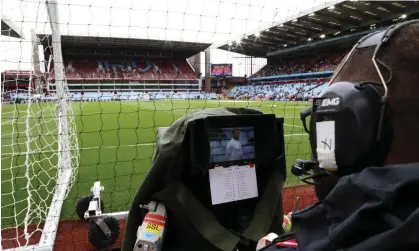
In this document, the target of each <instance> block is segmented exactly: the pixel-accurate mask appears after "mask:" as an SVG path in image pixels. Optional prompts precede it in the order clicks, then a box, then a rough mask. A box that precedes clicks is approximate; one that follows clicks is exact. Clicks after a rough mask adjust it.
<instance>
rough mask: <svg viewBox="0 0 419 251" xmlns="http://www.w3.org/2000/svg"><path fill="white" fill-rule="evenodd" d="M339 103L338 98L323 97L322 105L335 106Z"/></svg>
mask: <svg viewBox="0 0 419 251" xmlns="http://www.w3.org/2000/svg"><path fill="white" fill-rule="evenodd" d="M335 105H339V98H327V99H323V101H322V106H335Z"/></svg>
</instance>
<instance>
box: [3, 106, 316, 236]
mask: <svg viewBox="0 0 419 251" xmlns="http://www.w3.org/2000/svg"><path fill="white" fill-rule="evenodd" d="M220 106H235V107H247V106H250V107H254V108H257V109H260V110H261V111H263V112H264V113H273V114H276V116H277V117H284V118H285V127H284V130H285V148H286V149H285V150H286V156H287V158H286V161H287V169H288V170H289V169H290V166H291V165H292V163H293V162H294V160H295V159H296V158H302V159H306V158H309V156H310V154H309V152H310V151H309V146H308V136H307V135H305V132H304V130H303V128H302V127H301V126H302V124H301V122H300V119H299V115H300V112H301V111H302V110H303V109H304V108H305V107H307V106H308V104H307V103H306V102H281V101H265V102H262V101H227V102H226V101H220V102H218V101H198V100H197V101H177V100H176V101H175V100H173V101H141V102H135V101H133V102H91V103H73V104H72V108H73V111H74V114H75V123H76V128H77V129H76V130H77V135H78V143H79V148H80V150H79V154H80V158H79V163H80V166H79V169H78V172H77V174H76V177H75V182H74V185H73V187H72V189H71V191H70V193H69V195H68V197H67V199H66V200H65V201H64V205H63V210H62V219H71V218H77V216H76V214H75V210H74V209H75V204H76V202H77V200H78V199H79V198H80V197H81V196H84V195H88V194H89V193H90V187H91V186H92V185H93V182H94V181H96V180H99V181H101V183H102V184H103V185H104V186H105V191H104V192H103V199H104V201H105V208H106V209H105V210H106V211H107V212H111V211H121V210H127V209H128V208H129V207H130V205H131V201H132V198H133V196H134V195H135V193H136V191H137V189H138V187H139V186H140V184H141V182H142V181H143V179H144V177H145V174H146V173H147V172H148V170H149V168H150V160H151V156H152V154H153V151H154V147H155V146H154V144H153V143H154V142H155V138H156V130H157V128H159V127H162V126H169V125H171V124H172V123H173V122H174V121H175V120H176V119H178V118H180V117H182V116H183V115H185V114H186V113H189V112H191V111H195V110H200V109H203V108H210V107H220ZM2 109H3V110H2V127H1V129H2V136H1V137H2V143H1V154H2V159H1V182H2V183H1V189H2V192H1V201H2V209H1V214H2V223H1V224H2V228H3V227H7V226H9V227H11V226H16V224H17V223H22V222H23V221H24V219H25V217H29V218H30V219H34V220H33V223H38V222H39V218H45V216H44V215H42V214H41V215H38V214H40V213H41V212H44V213H45V212H47V208H48V207H49V203H50V201H51V199H52V196H53V193H52V190H53V188H54V185H55V180H56V178H55V175H56V170H55V169H54V168H51V166H56V164H57V155H56V152H54V150H56V149H57V135H58V131H57V127H56V125H55V123H54V119H53V118H52V117H53V116H54V115H53V114H54V113H53V111H54V110H55V109H56V107H55V104H50V103H42V104H38V105H32V106H31V107H30V109H29V111H30V112H31V116H30V118H31V119H29V120H27V119H26V117H27V114H28V105H27V104H20V105H4V106H3V108H2ZM28 126H29V127H30V128H31V129H30V130H26V128H27V127H28ZM26 133H30V134H31V135H30V139H31V141H29V142H28V141H27V135H26ZM27 146H29V147H30V148H31V149H42V150H41V151H40V152H38V153H32V154H29V155H26V154H25V152H27V150H26V149H27ZM13 153H14V155H11V154H13ZM27 158H28V159H29V160H30V163H33V164H32V165H31V168H29V169H27V168H26V165H25V161H26V160H27ZM27 176H28V177H30V182H28V179H27V178H26V177H27ZM296 184H299V181H298V179H296V178H295V177H294V176H292V175H288V178H287V181H286V185H287V186H292V185H296ZM27 191H32V192H31V193H30V197H29V196H28V192H27ZM28 198H29V199H30V204H31V210H30V212H31V214H30V215H29V216H26V213H27V211H28V210H26V209H27V208H28Z"/></svg>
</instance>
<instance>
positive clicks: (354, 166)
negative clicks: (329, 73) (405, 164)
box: [291, 20, 419, 184]
mask: <svg viewBox="0 0 419 251" xmlns="http://www.w3.org/2000/svg"><path fill="white" fill-rule="evenodd" d="M417 22H419V20H412V21H408V22H404V23H400V24H397V25H392V26H390V27H389V28H387V29H386V30H382V31H377V32H374V33H371V34H368V35H367V36H365V37H363V38H361V39H360V40H359V41H358V42H357V43H356V44H355V46H354V47H353V48H352V50H351V51H350V52H349V53H348V55H347V56H346V58H345V59H344V61H343V63H342V64H341V67H340V68H339V69H337V72H336V74H334V77H333V78H332V79H331V80H330V81H329V83H332V82H333V80H334V79H335V77H336V76H337V75H338V74H339V72H340V71H341V70H342V68H343V67H345V64H346V62H347V61H348V59H349V58H350V57H351V56H352V54H353V52H354V51H355V50H356V49H359V48H365V47H371V46H375V50H374V54H373V56H372V61H373V64H374V66H375V68H376V70H377V73H378V75H379V77H380V80H381V83H374V82H350V81H342V82H337V83H333V84H332V85H330V86H328V88H327V89H326V90H325V91H323V92H322V94H320V97H318V98H315V99H314V100H313V106H312V107H310V108H308V109H307V110H305V111H303V112H302V113H301V120H302V121H303V126H304V129H305V131H306V132H307V133H308V134H309V136H310V146H311V151H312V155H313V160H310V161H306V160H296V162H295V164H294V166H293V167H292V169H291V171H292V173H293V174H294V175H296V176H298V177H300V179H301V180H302V181H303V182H305V183H309V184H316V182H315V181H316V178H319V177H322V176H326V175H336V176H337V177H342V176H344V175H348V174H352V173H357V172H360V171H361V170H363V169H364V168H366V167H368V166H382V165H383V164H384V161H385V159H386V157H387V155H388V152H389V150H390V146H391V138H392V137H391V125H390V123H389V119H388V114H387V113H388V108H387V107H388V98H387V97H388V88H387V84H388V83H389V82H390V81H391V78H392V72H391V69H390V68H389V67H388V66H387V65H386V64H385V63H384V62H382V61H381V60H380V59H378V58H376V56H377V53H378V52H379V50H380V48H381V47H382V46H383V45H384V44H385V43H387V42H388V41H389V39H390V38H391V37H392V36H393V35H394V34H395V33H397V31H400V29H401V28H402V27H404V26H406V25H408V24H411V23H417ZM379 65H380V66H382V67H384V68H385V69H386V70H387V71H388V72H389V78H388V79H387V80H385V79H384V77H383V75H382V72H381V69H380V67H379ZM377 86H381V87H382V88H383V90H384V93H383V94H381V93H380V91H379V90H378V89H377ZM310 115H311V120H310V124H309V128H310V129H307V123H306V118H307V117H309V116H310ZM310 180H314V182H311V181H310Z"/></svg>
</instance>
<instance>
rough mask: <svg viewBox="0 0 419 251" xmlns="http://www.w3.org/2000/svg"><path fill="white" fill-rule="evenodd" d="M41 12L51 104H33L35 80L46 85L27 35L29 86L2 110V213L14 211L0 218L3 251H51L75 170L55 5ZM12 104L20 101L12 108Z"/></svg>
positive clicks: (37, 87)
mask: <svg viewBox="0 0 419 251" xmlns="http://www.w3.org/2000/svg"><path fill="white" fill-rule="evenodd" d="M46 9H47V13H48V18H49V23H50V26H51V45H50V46H51V47H52V51H53V63H54V80H53V81H54V84H53V85H54V86H55V93H54V94H52V95H53V99H52V100H54V102H46V103H40V100H38V96H41V95H44V94H42V85H41V84H40V81H50V80H49V79H48V72H45V75H46V77H44V78H42V80H41V77H42V76H41V75H42V74H43V73H42V72H41V71H40V70H39V64H40V62H39V58H38V57H39V56H38V47H37V45H38V42H37V41H36V40H34V39H37V38H36V36H34V34H32V42H31V43H32V44H31V45H32V53H33V55H32V58H31V63H32V66H31V69H32V70H31V71H30V73H29V74H30V76H29V84H28V86H27V89H25V88H24V89H22V90H19V91H16V92H15V93H12V94H11V96H13V97H12V98H11V99H12V104H9V105H8V107H6V108H5V109H4V110H2V125H1V126H2V141H3V142H2V165H3V164H4V163H7V162H9V163H10V164H9V166H8V167H2V174H3V173H7V171H8V170H7V168H9V171H10V176H8V177H7V178H3V177H2V187H4V186H3V184H4V185H5V186H6V185H8V183H9V184H10V185H11V191H6V192H3V191H2V211H3V209H5V210H6V209H8V207H10V208H13V209H12V210H14V216H13V218H14V219H9V218H12V217H8V218H6V217H3V216H2V221H6V223H4V224H3V222H2V237H1V243H2V249H4V250H37V251H50V250H53V249H54V245H55V244H54V243H55V239H56V235H57V231H58V227H59V223H60V214H61V209H62V206H63V202H64V200H65V198H66V197H67V195H68V193H69V192H70V189H71V187H72V185H73V184H74V181H75V175H76V173H77V169H78V166H79V148H78V138H77V131H76V125H75V120H74V113H73V111H72V107H71V104H70V99H69V91H68V88H67V84H66V79H65V75H64V65H63V57H62V53H61V35H60V27H59V16H58V8H57V2H56V1H55V0H53V1H47V2H46ZM49 49H51V48H49ZM17 79H18V78H17ZM16 85H18V83H16ZM2 88H5V85H4V84H3V85H2ZM40 89H41V90H40ZM16 90H18V89H16ZM2 91H4V90H2ZM13 99H14V100H17V99H19V100H20V99H22V100H24V101H23V104H17V103H16V104H13ZM19 102H20V101H19ZM7 109H9V110H10V111H8V110H7ZM5 110H6V111H5ZM23 135H24V136H23ZM4 141H6V143H4ZM8 159H10V161H8ZM16 170H17V171H16ZM16 193H24V194H25V196H24V197H25V199H24V200H21V199H20V200H19V199H17V196H15V194H16ZM9 200H10V203H8V202H9ZM3 203H5V204H3ZM7 221H9V222H10V223H9V225H7V224H8V223H7ZM10 225H12V226H10ZM34 242H36V244H34Z"/></svg>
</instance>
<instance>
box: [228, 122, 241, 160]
mask: <svg viewBox="0 0 419 251" xmlns="http://www.w3.org/2000/svg"><path fill="white" fill-rule="evenodd" d="M226 159H227V161H233V160H242V159H243V150H242V144H241V143H240V129H239V128H234V129H233V137H232V138H231V140H230V141H229V142H228V143H227V146H226Z"/></svg>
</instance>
